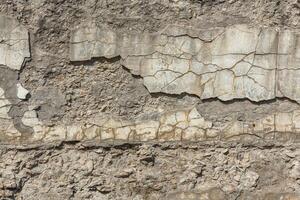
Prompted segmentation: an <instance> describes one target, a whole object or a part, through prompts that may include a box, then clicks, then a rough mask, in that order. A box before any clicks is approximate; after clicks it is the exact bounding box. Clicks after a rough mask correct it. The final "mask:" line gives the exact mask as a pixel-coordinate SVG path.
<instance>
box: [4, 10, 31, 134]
mask: <svg viewBox="0 0 300 200" xmlns="http://www.w3.org/2000/svg"><path fill="white" fill-rule="evenodd" d="M29 57H30V49H29V35H28V31H27V30H26V29H25V28H24V27H23V26H21V25H20V24H19V23H18V22H17V20H14V19H12V18H10V17H7V16H4V15H0V133H2V134H6V135H9V136H13V137H18V136H21V133H20V131H21V132H22V131H27V132H31V129H30V127H25V126H24V125H23V124H22V123H20V118H21V117H22V112H23V111H22V109H23V108H21V106H17V104H18V103H19V102H20V101H22V100H24V99H26V98H27V95H28V93H29V92H28V91H27V90H26V89H25V88H24V87H23V86H22V85H21V84H20V83H19V82H18V78H19V77H18V73H19V70H20V69H21V67H22V66H23V64H24V62H26V59H29Z"/></svg>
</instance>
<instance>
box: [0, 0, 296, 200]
mask: <svg viewBox="0 0 300 200" xmlns="http://www.w3.org/2000/svg"><path fill="white" fill-rule="evenodd" d="M0 13H1V14H2V15H7V16H10V17H12V18H14V19H16V20H18V22H19V23H20V24H21V25H23V26H24V27H26V29H27V30H28V31H29V35H30V46H31V49H30V51H31V60H30V61H28V62H27V63H26V65H24V66H23V68H22V69H21V71H20V72H19V74H16V73H15V72H14V73H12V75H10V76H13V77H14V80H16V79H18V80H19V81H20V83H21V84H22V85H23V86H24V87H25V88H26V89H27V90H29V91H30V98H28V99H27V100H25V101H21V102H13V103H14V105H13V108H12V109H11V110H10V114H11V115H12V116H14V117H15V118H16V119H17V120H16V121H15V126H17V127H18V129H19V130H23V131H25V132H26V131H28V130H27V129H28V127H26V126H24V125H23V124H22V123H21V122H20V119H21V117H22V115H23V113H24V112H25V111H26V109H27V108H26V106H28V105H30V106H32V105H34V106H35V108H36V111H37V114H38V117H39V119H40V120H41V121H42V122H43V123H44V124H45V125H47V126H50V127H51V126H54V125H57V124H71V123H74V122H75V123H77V122H83V123H84V122H85V121H86V120H87V119H90V118H93V117H94V116H96V115H98V114H99V113H104V114H110V115H115V116H118V117H120V118H122V119H130V120H131V119H132V120H134V119H138V118H143V117H145V116H146V117H145V118H147V116H148V115H149V113H155V112H157V111H159V110H167V111H168V110H173V109H178V108H180V109H181V108H186V107H188V106H190V105H195V106H196V107H197V109H198V111H199V113H200V114H201V115H202V116H204V117H205V119H208V120H210V121H212V123H214V124H222V123H225V122H231V121H243V120H245V119H247V120H256V119H261V118H263V117H264V116H268V115H271V114H274V113H276V112H290V111H293V110H295V109H299V104H298V103H296V102H294V101H291V100H289V99H287V98H277V99H274V100H270V101H263V102H259V103H254V102H251V101H249V100H232V101H229V102H222V101H220V100H217V99H209V100H204V101H202V100H200V99H199V98H198V97H196V96H193V95H187V94H182V95H167V94H162V93H155V94H150V93H149V92H148V91H147V89H146V88H145V87H144V86H143V83H142V82H143V81H142V78H141V77H139V76H134V75H132V74H131V73H130V72H129V71H128V70H127V69H125V68H124V67H122V65H121V64H120V60H119V58H114V59H104V58H96V59H93V60H91V61H84V62H71V61H70V59H69V41H70V35H71V31H72V30H73V29H74V28H75V27H76V26H77V25H80V24H85V23H87V22H90V21H95V22H96V23H98V24H101V25H106V26H109V27H110V28H112V29H116V30H118V31H123V32H127V31H130V32H135V33H141V32H151V33H152V32H157V31H158V30H161V29H162V28H164V27H165V26H166V25H168V24H180V25H183V26H185V25H188V26H193V27H199V28H208V27H217V26H218V27H220V26H221V27H223V26H224V27H225V26H228V25H233V24H241V23H243V24H248V25H250V26H254V27H256V26H259V27H273V28H283V29H286V28H289V29H295V30H299V29H300V1H299V0H151V1H150V0H149V1H148V0H122V1H120V0H119V1H118V0H76V1H74V0H32V1H24V0H0ZM0 73H2V69H1V71H0ZM5 74H8V73H5ZM0 75H1V74H0ZM2 76H4V73H2ZM7 76H8V75H7ZM0 77H1V76H0ZM15 77H17V78H15ZM0 82H1V84H2V85H5V84H6V82H5V83H4V81H0ZM2 82H3V83H2ZM25 108H26V109H25ZM0 139H1V138H0ZM0 199H5V200H8V199H18V200H21V199H40V200H44V199H45V200H48V199H55V200H59V199H78V200H79V199H108V200H111V199H116V200H117V199H120V200H123V199H132V200H155V199H168V200H171V199H175V200H180V199H187V200H196V199H197V200H198V199H207V200H223V199H228V200H231V199H236V200H250V199H261V200H273V199H275V200H296V199H297V200H298V199H300V152H299V144H298V143H276V142H270V143H262V141H258V142H257V143H232V142H225V143H223V142H209V143H201V142H198V143H179V142H178V143H176V142H175V143H151V144H150V143H131V144H118V143H104V144H103V143H102V144H99V143H96V142H93V141H91V142H90V143H88V142H63V143H56V144H47V143H44V144H37V145H36V146H32V145H1V146H0Z"/></svg>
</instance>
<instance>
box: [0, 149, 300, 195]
mask: <svg viewBox="0 0 300 200" xmlns="http://www.w3.org/2000/svg"><path fill="white" fill-rule="evenodd" d="M0 155H1V160H0V161H1V162H0V163H1V164H0V170H1V171H2V173H1V175H2V176H1V179H0V180H1V182H2V185H0V194H1V195H2V198H4V199H5V198H6V199H9V198H11V199H57V200H59V199H135V200H142V199H149V200H154V199H170V200H171V199H188V200H194V199H195V200H196V199H208V200H225V199H264V200H267V199H273V200H279V199H286V200H287V199H299V196H296V195H297V193H295V191H296V192H299V175H300V171H299V170H300V164H299V162H300V151H299V146H297V145H285V146H281V145H278V144H277V145H276V144H273V145H267V144H259V143H257V144H248V145H246V144H244V145H242V144H237V143H232V144H216V143H215V144H213V143H211V144H205V143H202V144H200V143H194V144H180V145H179V144H174V143H173V144H171V143H169V144H166V143H165V144H160V145H158V144H106V145H97V144H92V143H90V144H85V145H83V144H80V143H65V144H51V145H46V146H45V145H44V146H35V147H34V146H32V147H3V148H2V149H1V152H0ZM174 193H175V194H174ZM283 197H286V198H283Z"/></svg>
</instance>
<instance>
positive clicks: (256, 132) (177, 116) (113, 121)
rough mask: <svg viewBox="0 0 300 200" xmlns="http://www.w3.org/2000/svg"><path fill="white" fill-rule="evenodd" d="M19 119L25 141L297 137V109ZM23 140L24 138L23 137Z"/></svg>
mask: <svg viewBox="0 0 300 200" xmlns="http://www.w3.org/2000/svg"><path fill="white" fill-rule="evenodd" d="M22 123H23V124H24V125H26V126H28V127H32V128H33V129H34V133H33V134H32V136H31V137H30V138H28V141H27V142H49V141H82V140H95V141H101V142H105V141H114V140H116V141H124V142H137V141H140V142H149V141H156V142H165V141H236V140H238V141H248V140H249V141H255V140H262V141H282V142H286V141H292V142H298V141H300V110H294V111H292V112H277V113H274V114H272V115H268V116H266V117H264V118H261V119H257V120H254V121H251V120H247V119H246V120H245V121H236V120H234V121H229V122H224V123H222V124H214V123H213V122H211V121H208V120H206V119H205V118H204V117H203V116H201V114H199V112H198V111H197V109H196V108H190V109H184V110H176V111H169V112H163V113H160V115H159V116H157V117H155V118H150V119H138V120H135V121H128V120H127V121H126V120H122V119H119V118H117V117H114V116H101V117H98V118H94V119H91V120H90V121H89V122H86V123H84V124H71V125H64V124H62V125H56V126H52V127H48V126H45V125H43V124H42V123H41V122H40V121H39V119H38V117H37V115H36V111H34V110H29V111H27V112H25V114H24V116H23V118H22ZM2 137H3V138H6V139H7V140H6V141H14V142H17V141H21V142H22V137H21V134H19V135H18V134H14V135H13V134H10V133H9V132H7V133H6V134H5V135H4V136H2ZM23 142H24V141H23Z"/></svg>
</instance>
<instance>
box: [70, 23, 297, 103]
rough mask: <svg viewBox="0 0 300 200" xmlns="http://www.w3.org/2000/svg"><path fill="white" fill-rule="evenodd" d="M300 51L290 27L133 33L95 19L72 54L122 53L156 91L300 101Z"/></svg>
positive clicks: (75, 57)
mask: <svg viewBox="0 0 300 200" xmlns="http://www.w3.org/2000/svg"><path fill="white" fill-rule="evenodd" d="M299 52H300V43H299V35H298V34H297V32H294V31H290V30H282V31H278V30H275V29H271V28H253V27H249V26H247V25H235V26H230V27H226V28H213V29H205V30H201V29H199V30H195V29H192V28H188V27H180V26H168V27H167V28H166V29H164V30H162V31H161V32H159V33H155V34H146V33H145V34H130V33H120V32H116V31H112V30H110V29H108V28H105V27H97V26H95V25H90V26H84V27H81V28H78V29H76V30H75V31H74V32H73V35H72V37H71V46H70V59H71V61H83V60H90V59H92V58H94V57H106V58H112V57H117V56H121V58H122V63H123V65H124V66H125V67H127V68H128V69H130V71H131V73H132V74H135V75H140V76H142V77H143V79H144V85H145V86H146V87H147V89H148V90H149V92H151V93H157V92H163V93H168V94H181V93H189V94H194V95H197V96H199V97H200V98H201V99H209V98H215V97H217V98H219V99H221V100H224V101H227V100H231V99H241V98H248V99H250V100H252V101H262V100H269V99H274V98H275V97H288V98H290V99H292V100H296V101H298V102H300V90H298V89H297V85H298V84H299V83H300V79H299V78H297V77H298V69H299V67H300V54H299ZM286 79H289V81H288V82H286Z"/></svg>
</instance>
